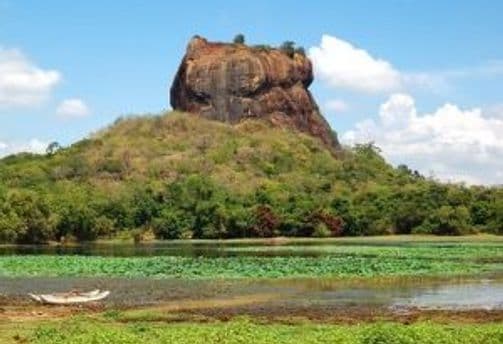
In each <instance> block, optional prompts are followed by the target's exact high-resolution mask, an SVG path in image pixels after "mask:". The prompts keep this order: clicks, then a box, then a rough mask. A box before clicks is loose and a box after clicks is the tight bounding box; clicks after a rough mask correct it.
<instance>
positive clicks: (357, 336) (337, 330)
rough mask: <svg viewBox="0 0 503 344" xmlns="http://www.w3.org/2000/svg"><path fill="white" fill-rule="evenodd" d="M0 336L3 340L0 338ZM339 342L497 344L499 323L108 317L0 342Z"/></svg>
mask: <svg viewBox="0 0 503 344" xmlns="http://www.w3.org/2000/svg"><path fill="white" fill-rule="evenodd" d="M2 337H3V338H2ZM14 338H16V341H17V342H20V341H22V342H25V343H33V344H49V343H50V344H65V343H72V344H80V343H86V344H87V343H100V344H101V343H122V344H128V343H135V344H136V343H152V344H155V343H177V344H188V343H191V344H192V343H193V344H196V343H204V344H211V343H219V344H220V343H222V344H226V343H228V344H231V343H256V344H266V343H271V344H272V343H274V344H281V343H288V344H292V343H311V344H318V343H319V344H321V343H339V344H360V343H361V344H378V343H382V344H408V343H411V344H412V343H415V344H437V343H438V344H451V343H453V344H454V343H459V344H462V343H467V344H468V343H469V344H478V343H480V344H500V343H503V325H502V324H484V325H442V324H435V323H429V322H421V323H416V324H413V325H408V326H404V325H402V324H397V323H375V324H364V325H321V324H310V323H306V324H300V325H295V326H292V325H283V324H268V325H264V324H257V323H253V322H251V321H249V320H246V319H239V320H233V321H230V322H226V323H218V322H217V323H209V324H200V323H196V324H194V323H181V324H170V325H166V324H146V323H142V322H136V323H128V324H121V323H118V322H115V321H114V320H112V319H109V320H104V319H92V318H88V317H79V318H74V319H71V320H65V321H59V322H55V323H52V324H44V325H39V326H35V327H31V328H30V326H28V327H23V328H9V329H7V332H4V333H3V334H0V339H2V343H8V342H9V340H11V341H12V342H15V341H14Z"/></svg>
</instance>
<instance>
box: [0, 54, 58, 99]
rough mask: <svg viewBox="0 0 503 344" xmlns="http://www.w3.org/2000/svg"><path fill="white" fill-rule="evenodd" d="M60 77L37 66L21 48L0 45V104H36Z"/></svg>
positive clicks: (52, 71) (45, 96)
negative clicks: (1, 46)
mask: <svg viewBox="0 0 503 344" xmlns="http://www.w3.org/2000/svg"><path fill="white" fill-rule="evenodd" d="M60 80H61V75H60V73H59V72H57V71H55V70H44V69H41V68H39V67H37V66H36V65H35V64H33V63H32V62H31V61H30V60H28V59H27V58H26V57H25V56H24V55H23V54H22V53H21V52H20V51H18V50H15V49H9V50H6V49H2V48H0V107H18V106H33V105H36V104H39V103H41V102H42V101H44V100H45V99H46V98H47V97H48V96H49V94H50V93H51V91H52V89H53V88H54V86H55V85H56V84H57V83H58V82H59V81H60Z"/></svg>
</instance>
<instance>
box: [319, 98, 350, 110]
mask: <svg viewBox="0 0 503 344" xmlns="http://www.w3.org/2000/svg"><path fill="white" fill-rule="evenodd" d="M325 108H326V109H327V110H329V111H333V112H345V111H347V110H348V109H349V105H348V104H347V103H346V102H345V101H344V100H341V99H332V100H329V101H328V102H326V103H325Z"/></svg>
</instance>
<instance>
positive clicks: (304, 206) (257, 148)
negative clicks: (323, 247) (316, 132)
mask: <svg viewBox="0 0 503 344" xmlns="http://www.w3.org/2000/svg"><path fill="white" fill-rule="evenodd" d="M286 46H288V47H293V46H294V45H293V43H292V42H290V43H289V44H286V45H285V47H286ZM11 198H12V199H11ZM18 198H21V199H22V200H21V201H16V199H18ZM24 203H26V204H24ZM444 207H447V208H444ZM25 208H27V209H25ZM502 209H503V192H502V191H501V188H484V187H466V186H462V185H455V184H440V183H438V182H435V181H433V180H430V179H427V178H425V177H424V176H421V175H420V174H419V173H417V171H412V170H411V169H409V168H408V167H407V166H405V165H402V166H399V167H397V168H393V167H392V166H390V165H389V164H388V163H386V161H385V160H384V158H383V157H382V156H381V154H380V150H379V149H378V147H376V146H375V145H374V144H373V143H368V144H361V145H357V146H355V147H353V148H345V149H344V151H343V152H341V153H340V154H339V155H338V157H337V158H335V157H334V156H333V154H332V153H331V152H329V151H328V150H327V149H326V147H324V146H323V145H322V144H321V143H320V142H319V141H318V140H316V139H315V138H312V137H310V136H307V135H304V134H301V133H298V132H294V131H287V130H282V129H279V128H271V127H269V126H268V125H267V124H265V123H264V122H260V121H251V120H250V121H246V122H244V123H241V124H239V125H236V126H230V125H227V124H223V123H218V122H214V121H208V120H205V119H203V118H199V117H195V116H190V115H186V114H180V113H169V114H164V115H161V116H146V117H129V118H122V119H120V120H118V121H116V123H114V124H113V125H112V126H111V127H110V128H107V129H105V130H103V131H101V132H99V133H97V134H95V135H94V136H92V137H90V138H88V139H85V140H82V141H80V142H77V143H75V144H73V145H71V146H70V147H67V148H62V149H59V150H57V152H53V153H52V154H48V155H40V156H39V155H33V154H19V155H15V156H9V157H6V158H4V159H2V160H0V214H1V216H0V241H2V242H43V241H47V240H60V239H62V238H63V237H65V238H76V239H77V240H93V239H95V238H97V237H110V236H113V235H123V233H122V234H121V232H126V231H128V232H130V233H132V231H133V230H138V231H140V232H143V231H146V230H150V229H153V230H154V233H155V234H156V235H157V237H159V238H170V239H171V238H172V239H175V238H187V237H192V238H236V237H248V236H259V237H269V236H275V235H284V236H312V235H321V234H326V233H325V230H321V228H323V226H326V227H327V228H328V230H329V231H330V232H331V235H353V236H357V235H371V234H390V233H400V234H408V233H421V232H422V233H435V234H439V235H442V234H446V235H452V234H462V233H467V232H472V231H486V232H493V233H499V234H502V233H503V215H501V214H503V211H502Z"/></svg>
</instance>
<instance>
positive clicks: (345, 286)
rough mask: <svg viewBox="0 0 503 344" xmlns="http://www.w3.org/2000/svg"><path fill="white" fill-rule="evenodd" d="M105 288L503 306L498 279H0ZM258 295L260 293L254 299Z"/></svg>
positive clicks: (150, 300)
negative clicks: (355, 281) (376, 281)
mask: <svg viewBox="0 0 503 344" xmlns="http://www.w3.org/2000/svg"><path fill="white" fill-rule="evenodd" d="M95 288H100V289H109V290H111V291H112V294H111V296H110V298H109V299H107V303H109V304H110V305H129V306H142V305H155V304H159V303H163V302H173V301H175V302H181V303H182V304H183V302H184V301H187V300H202V299H208V298H216V299H222V300H228V299H229V298H233V299H243V300H244V299H247V300H250V299H255V298H256V296H257V295H269V296H271V297H268V300H267V302H263V301H257V306H259V307H261V308H262V309H270V310H271V311H273V310H277V309H281V308H288V309H305V310H309V309H317V308H320V307H322V308H323V309H326V310H330V309H333V310H334V312H335V311H336V310H337V309H340V308H341V307H348V306H351V307H376V308H386V309H404V308H405V309H406V308H410V307H414V308H421V309H444V310H472V309H496V310H503V280H502V279H480V280H477V279H472V280H464V281H463V280H459V281H453V280H448V281H431V282H421V281H403V282H400V281H398V282H397V283H390V284H384V285H372V284H371V283H370V282H368V283H359V284H351V283H344V282H340V281H327V280H323V279H311V280H280V281H278V280H261V281H239V280H238V281H236V280H234V281H224V280H220V281H203V280H198V281H187V280H176V279H168V280H155V279H125V278H47V277H32V278H12V279H9V278H2V279H0V295H3V296H4V297H5V298H7V299H9V298H10V299H14V300H24V301H27V302H28V299H27V298H26V293H28V292H35V293H47V292H57V291H65V290H71V289H81V290H87V289H95ZM257 299H260V298H257Z"/></svg>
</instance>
